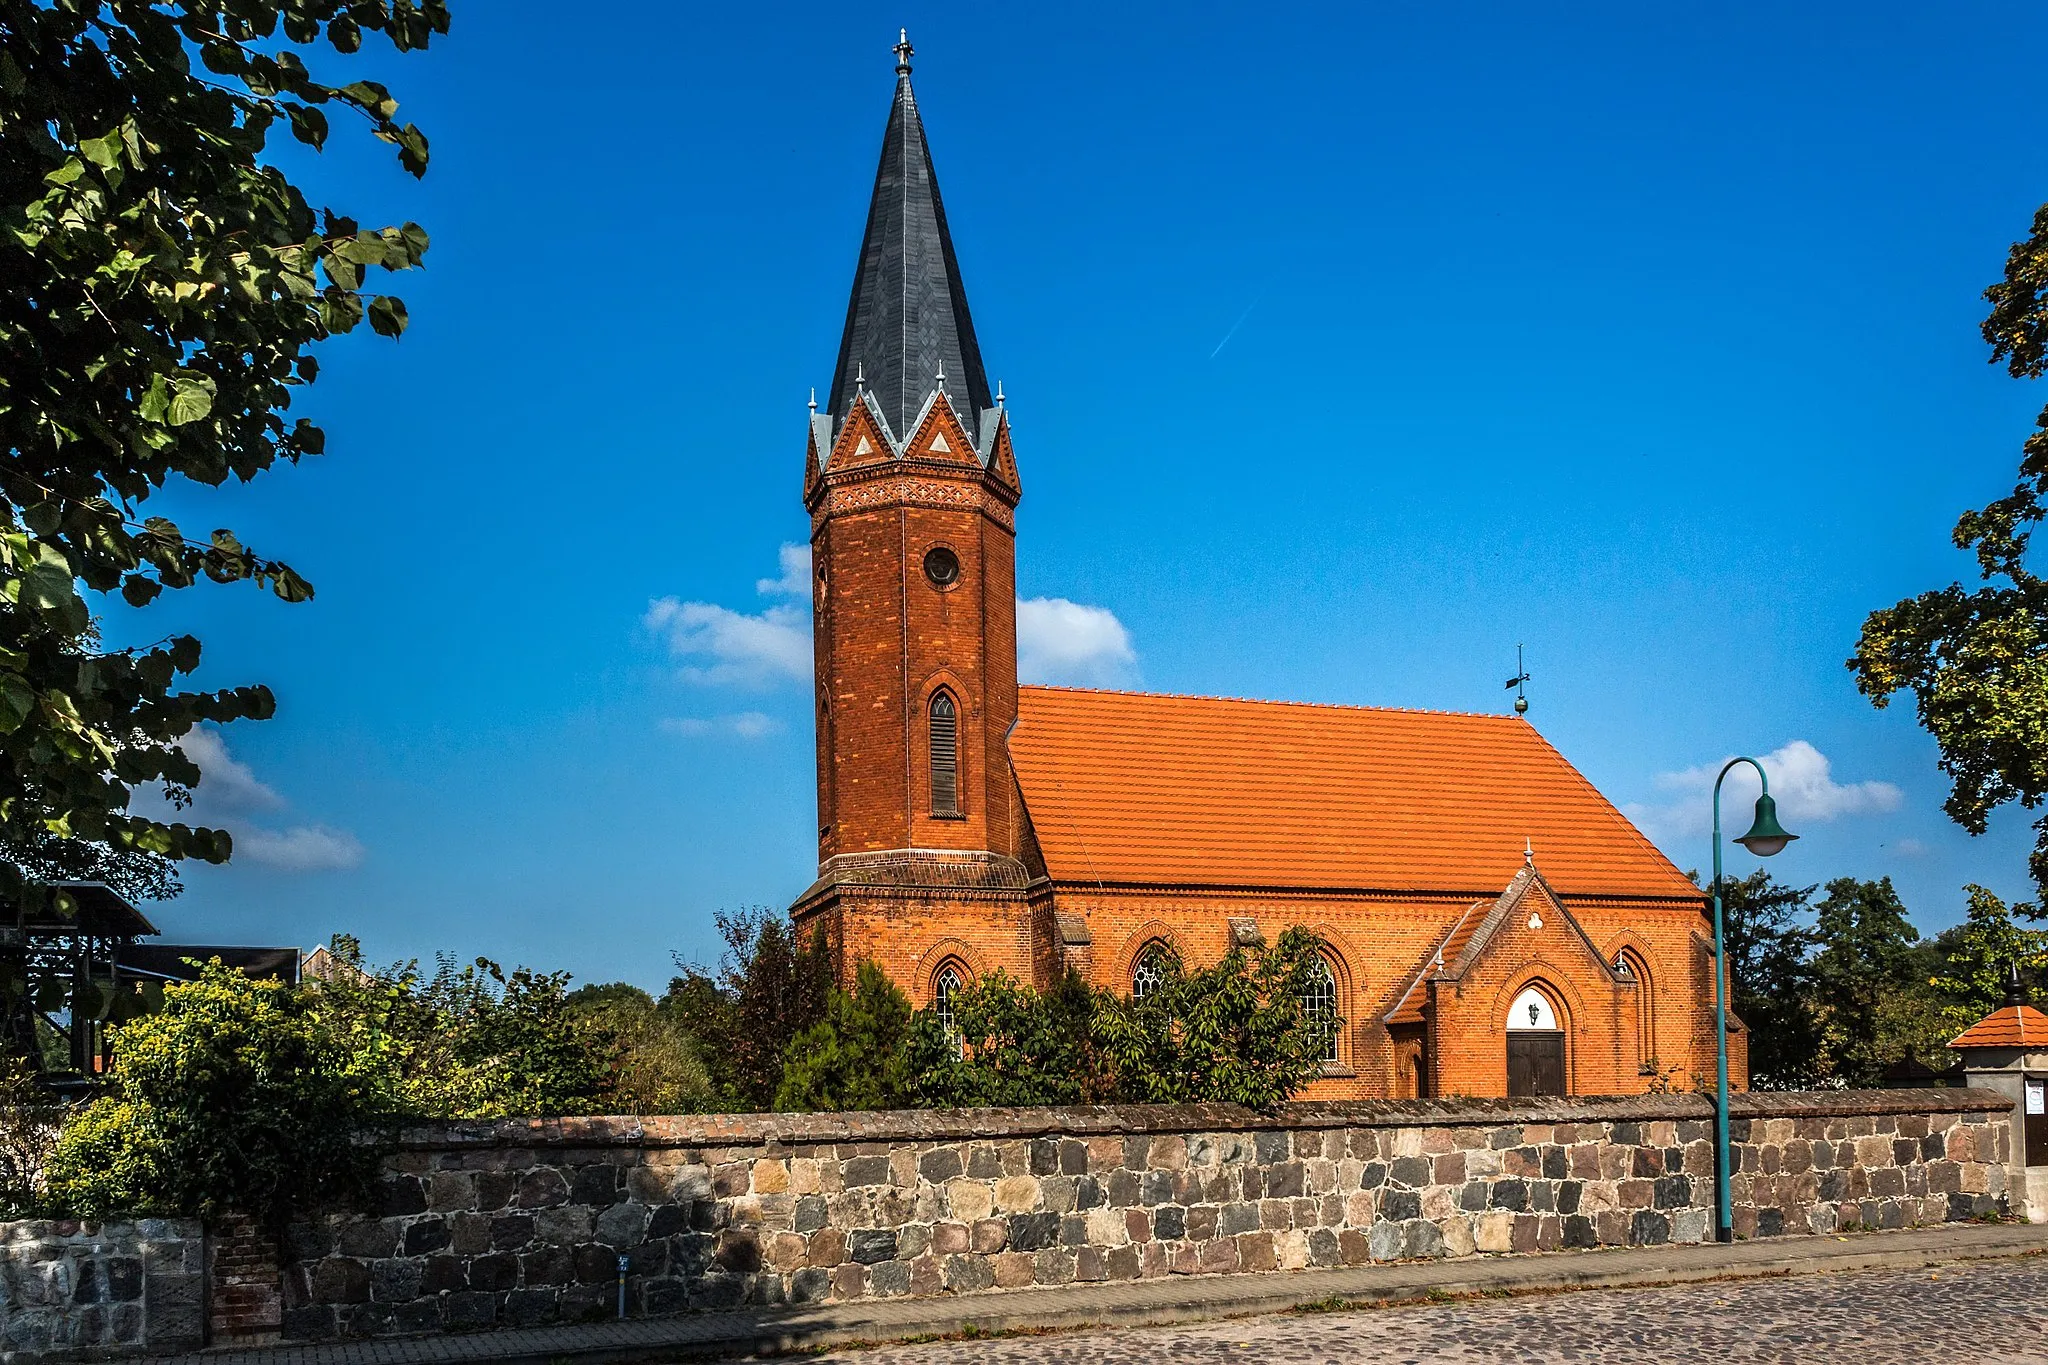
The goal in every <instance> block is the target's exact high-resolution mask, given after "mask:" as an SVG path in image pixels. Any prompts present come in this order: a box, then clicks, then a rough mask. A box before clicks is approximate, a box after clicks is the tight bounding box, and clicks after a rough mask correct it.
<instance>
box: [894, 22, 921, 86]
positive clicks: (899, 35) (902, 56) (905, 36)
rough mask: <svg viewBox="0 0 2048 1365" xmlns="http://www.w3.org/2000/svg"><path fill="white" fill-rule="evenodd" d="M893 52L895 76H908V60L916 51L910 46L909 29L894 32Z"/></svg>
mask: <svg viewBox="0 0 2048 1365" xmlns="http://www.w3.org/2000/svg"><path fill="white" fill-rule="evenodd" d="M894 50H895V53H896V74H897V75H899V76H908V75H909V74H910V58H911V56H912V54H914V53H915V52H916V51H917V49H916V48H914V47H912V46H911V45H910V30H909V29H907V28H899V29H897V30H896V47H895V49H894Z"/></svg>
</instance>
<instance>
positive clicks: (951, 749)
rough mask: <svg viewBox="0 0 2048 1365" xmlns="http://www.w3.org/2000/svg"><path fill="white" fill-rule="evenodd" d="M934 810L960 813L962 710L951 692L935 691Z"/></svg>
mask: <svg viewBox="0 0 2048 1365" xmlns="http://www.w3.org/2000/svg"><path fill="white" fill-rule="evenodd" d="M931 743H932V814H933V815H958V814H959V813H960V712H959V709H958V708H957V707H956V706H955V705H954V704H953V694H952V693H951V692H935V693H933V694H932V706H931Z"/></svg>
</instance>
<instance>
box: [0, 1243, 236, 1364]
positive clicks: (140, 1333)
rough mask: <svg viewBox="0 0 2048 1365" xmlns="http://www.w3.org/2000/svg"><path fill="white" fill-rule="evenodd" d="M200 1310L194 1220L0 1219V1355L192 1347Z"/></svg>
mask: <svg viewBox="0 0 2048 1365" xmlns="http://www.w3.org/2000/svg"><path fill="white" fill-rule="evenodd" d="M205 1315H206V1244H205V1236H204V1233H203V1231H202V1229H201V1228H200V1225H199V1224H198V1222H196V1221H194V1220H191V1219H182V1218H179V1219H171V1218H144V1219H140V1220H138V1221H136V1222H132V1223H73V1222H46V1221H26V1222H18V1223H0V1361H6V1362H12V1361H16V1360H40V1359H63V1358H71V1357H84V1356H99V1355H108V1354H150V1355H157V1354H164V1353H168V1352H173V1351H191V1350H197V1349H198V1348H199V1347H200V1346H201V1345H203V1344H204V1341H205Z"/></svg>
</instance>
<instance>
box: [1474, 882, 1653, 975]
mask: <svg viewBox="0 0 2048 1365" xmlns="http://www.w3.org/2000/svg"><path fill="white" fill-rule="evenodd" d="M1493 957H1500V958H1503V959H1504V960H1505V961H1507V962H1509V963H1522V962H1527V961H1530V960H1533V959H1547V960H1549V961H1551V962H1554V963H1558V964H1559V965H1565V964H1566V963H1569V965H1570V966H1571V967H1573V968H1574V969H1576V970H1579V971H1583V970H1585V969H1587V968H1588V967H1590V968H1592V969H1593V970H1594V971H1597V972H1598V973H1599V974H1600V975H1601V976H1604V977H1607V978H1610V979H1612V978H1613V977H1614V968H1613V966H1612V965H1611V964H1609V963H1608V961H1607V960H1606V959H1605V958H1603V957H1602V956H1601V955H1600V950H1599V949H1598V948H1596V947H1595V946H1594V945H1593V940H1592V937H1591V936H1590V935H1588V934H1587V933H1586V930H1585V928H1584V927H1583V926H1582V925H1581V924H1580V923H1579V921H1578V918H1577V917H1576V916H1574V915H1573V914H1572V912H1571V911H1570V910H1568V909H1566V908H1565V904H1564V902H1563V901H1562V900H1560V899H1559V898H1558V895H1557V893H1556V892H1555V891H1553V890H1552V889H1551V887H1550V884H1549V883H1548V882H1546V881H1544V880H1543V876H1542V874H1541V873H1539V872H1538V871H1537V870H1536V864H1535V862H1534V861H1533V860H1532V861H1530V862H1529V863H1528V864H1527V865H1526V866H1524V867H1523V868H1522V870H1521V871H1520V872H1518V873H1516V874H1515V879H1514V880H1513V881H1512V882H1510V883H1508V888H1507V890H1505V891H1503V892H1502V893H1501V896H1500V899H1499V900H1498V901H1496V902H1494V906H1493V909H1492V910H1491V911H1489V912H1488V913H1487V916H1486V918H1485V919H1484V920H1483V921H1482V922H1481V923H1480V924H1479V926H1478V927H1477V929H1475V930H1474V931H1473V932H1472V934H1471V937H1470V938H1469V939H1468V940H1467V941H1466V943H1465V945H1464V947H1463V948H1462V949H1460V950H1459V951H1458V952H1457V953H1456V955H1455V956H1452V957H1451V958H1450V959H1449V961H1448V962H1447V963H1446V964H1445V966H1444V969H1443V973H1442V979H1443V980H1445V981H1462V980H1463V979H1464V978H1466V977H1467V976H1469V975H1471V974H1472V973H1473V972H1474V971H1475V970H1476V969H1477V968H1478V967H1479V966H1480V965H1481V964H1482V963H1483V962H1485V961H1486V960H1487V959H1488V958H1493Z"/></svg>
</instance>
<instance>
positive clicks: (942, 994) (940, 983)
mask: <svg viewBox="0 0 2048 1365" xmlns="http://www.w3.org/2000/svg"><path fill="white" fill-rule="evenodd" d="M966 984H967V979H966V977H965V975H964V974H963V973H962V972H961V970H960V967H959V964H957V963H953V962H948V963H947V964H946V965H945V966H943V967H941V968H939V971H938V975H936V976H934V977H933V978H932V1013H933V1014H935V1015H937V1016H938V1019H939V1023H940V1025H941V1026H942V1027H943V1028H944V1029H945V1030H946V1032H948V1033H958V1032H959V1021H958V1020H957V1019H956V1018H955V1017H954V1014H953V997H954V996H955V995H957V994H959V992H960V988H961V987H962V986H965V985H966Z"/></svg>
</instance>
